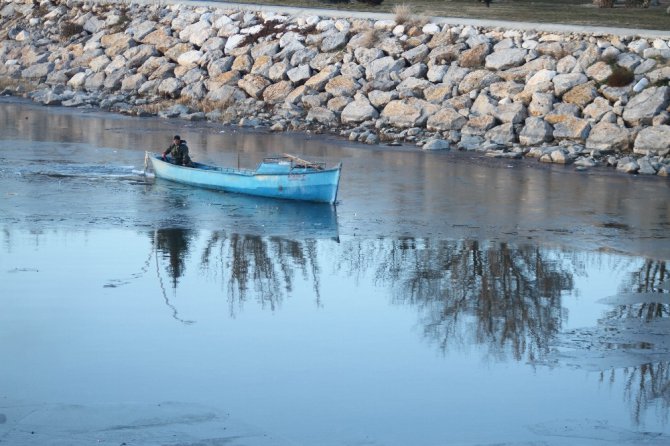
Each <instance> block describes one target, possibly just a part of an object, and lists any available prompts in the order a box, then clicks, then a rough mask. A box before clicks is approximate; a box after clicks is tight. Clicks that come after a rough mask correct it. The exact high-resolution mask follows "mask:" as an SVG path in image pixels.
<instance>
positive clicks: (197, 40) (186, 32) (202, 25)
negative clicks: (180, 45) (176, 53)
mask: <svg viewBox="0 0 670 446" xmlns="http://www.w3.org/2000/svg"><path fill="white" fill-rule="evenodd" d="M215 35H216V32H215V31H214V29H213V28H212V25H210V24H209V23H208V22H205V21H199V22H195V23H192V24H190V25H187V26H186V27H184V29H182V30H181V31H180V32H179V38H180V39H181V40H183V41H185V42H190V43H192V44H193V45H197V46H202V44H203V43H205V42H206V41H207V39H209V38H210V37H214V36H215Z"/></svg>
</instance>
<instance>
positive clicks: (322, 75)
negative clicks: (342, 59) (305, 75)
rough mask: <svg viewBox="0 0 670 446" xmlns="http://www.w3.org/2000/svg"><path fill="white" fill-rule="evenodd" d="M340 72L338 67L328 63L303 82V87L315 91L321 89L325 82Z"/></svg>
mask: <svg viewBox="0 0 670 446" xmlns="http://www.w3.org/2000/svg"><path fill="white" fill-rule="evenodd" d="M339 73H340V69H339V68H338V67H336V66H335V65H329V66H327V67H326V68H324V69H323V70H321V71H319V72H318V73H317V74H315V75H314V76H312V77H310V78H309V79H308V80H307V81H306V82H305V87H307V88H311V89H313V90H315V91H323V89H324V88H325V86H326V84H327V83H328V82H329V81H330V80H331V79H332V78H334V77H335V76H337V75H338V74H339Z"/></svg>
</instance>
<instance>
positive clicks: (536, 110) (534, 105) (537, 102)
mask: <svg viewBox="0 0 670 446" xmlns="http://www.w3.org/2000/svg"><path fill="white" fill-rule="evenodd" d="M555 101H556V97H555V96H554V94H553V93H540V92H536V93H533V96H532V99H531V101H530V104H529V105H528V114H530V115H531V116H545V115H547V114H548V113H550V112H551V110H552V109H553V108H554V102H555Z"/></svg>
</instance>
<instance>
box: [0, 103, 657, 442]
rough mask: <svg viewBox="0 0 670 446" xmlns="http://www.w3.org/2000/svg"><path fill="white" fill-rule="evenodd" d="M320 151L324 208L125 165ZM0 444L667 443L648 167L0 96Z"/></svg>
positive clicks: (653, 196) (652, 184) (241, 160)
mask: <svg viewBox="0 0 670 446" xmlns="http://www.w3.org/2000/svg"><path fill="white" fill-rule="evenodd" d="M175 133H179V134H180V135H181V136H182V137H183V138H185V139H186V140H187V141H188V143H189V146H190V148H191V154H192V156H193V158H194V159H196V160H198V161H202V162H206V163H216V164H226V165H240V166H242V167H253V166H254V165H255V163H257V162H258V161H260V159H262V158H263V156H266V155H271V154H275V153H282V152H291V153H295V154H298V155H301V156H306V157H310V158H314V159H317V160H321V161H327V162H328V163H336V162H339V161H342V162H343V165H344V168H343V174H342V181H341V188H340V193H339V202H338V204H337V206H335V207H331V206H324V205H315V204H306V203H291V202H283V201H276V200H268V199H258V198H251V197H244V196H236V195H233V194H226V193H219V192H212V191H206V190H199V189H195V188H190V187H186V186H181V185H177V184H172V183H168V182H165V181H161V180H154V179H151V178H146V177H144V176H142V175H141V174H140V172H141V171H142V170H143V168H144V150H146V149H149V150H161V149H163V148H164V147H166V146H167V145H168V144H169V143H170V140H171V137H172V135H173V134H175ZM0 144H1V145H0V230H1V233H0V358H2V363H1V364H2V365H0V444H12V445H15V444H16V445H23V444H26V445H32V444H35V445H38V444H39V445H44V444H46V445H49V444H54V445H56V444H58V445H60V444H63V445H65V444H68V445H79V444H81V445H85V444H86V445H88V444H93V442H97V443H103V444H114V445H118V444H127V445H131V444H133V445H145V444H147V445H148V444H151V445H153V444H165V445H177V444H179V445H223V444H245V445H252V446H253V445H265V444H270V445H281V444H290V445H451V444H468V445H473V444H542V445H545V444H546V445H561V444H588V445H590V444H594V445H601V444H641V443H642V442H644V443H645V444H659V445H660V444H670V345H669V341H668V340H667V338H668V334H670V333H669V330H670V323H669V321H670V319H669V313H668V312H669V310H670V282H669V279H670V272H669V271H668V261H669V260H670V183H668V182H667V181H666V180H664V179H659V178H651V179H650V178H637V177H635V178H634V177H628V176H622V175H613V174H611V173H610V172H608V171H600V170H598V169H596V170H593V171H590V172H575V171H574V169H573V168H571V167H567V168H564V167H556V166H549V167H547V166H539V165H537V164H535V163H526V162H510V161H498V160H487V159H483V158H478V157H476V156H475V155H471V154H462V153H423V152H421V151H419V150H417V149H415V148H412V147H401V148H394V147H380V148H371V147H367V146H359V145H352V144H350V143H348V142H346V141H342V140H341V139H337V138H332V137H324V136H321V135H298V134H281V135H276V134H269V133H267V132H265V131H262V130H243V129H237V128H223V127H220V126H214V125H211V124H204V123H188V122H182V121H167V120H160V119H153V118H141V119H140V118H128V117H122V116H118V115H112V114H106V113H103V112H96V111H81V110H68V109H62V108H46V107H38V106H35V105H32V104H28V103H25V102H21V101H16V100H11V99H4V100H2V102H0Z"/></svg>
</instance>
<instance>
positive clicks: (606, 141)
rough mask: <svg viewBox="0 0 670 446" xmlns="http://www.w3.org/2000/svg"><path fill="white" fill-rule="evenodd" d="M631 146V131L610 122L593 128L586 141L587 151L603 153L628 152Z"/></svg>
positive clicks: (601, 123)
mask: <svg viewBox="0 0 670 446" xmlns="http://www.w3.org/2000/svg"><path fill="white" fill-rule="evenodd" d="M630 144H631V136H630V130H628V129H627V128H625V127H621V126H619V125H617V124H613V123H609V122H600V123H598V124H596V125H595V126H593V128H592V129H591V131H590V132H589V136H588V138H587V139H586V148H587V149H589V150H599V151H601V152H610V151H615V152H623V151H628V150H629V149H630Z"/></svg>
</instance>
